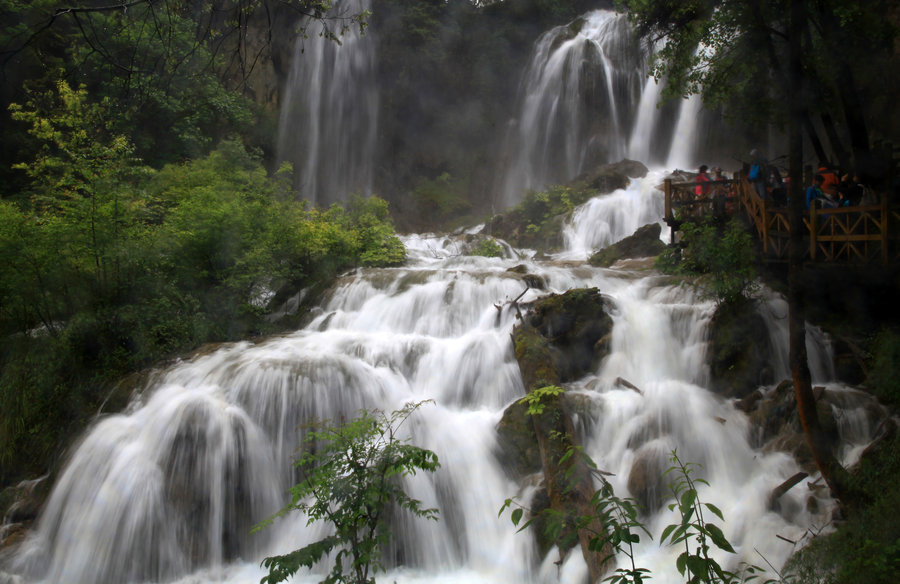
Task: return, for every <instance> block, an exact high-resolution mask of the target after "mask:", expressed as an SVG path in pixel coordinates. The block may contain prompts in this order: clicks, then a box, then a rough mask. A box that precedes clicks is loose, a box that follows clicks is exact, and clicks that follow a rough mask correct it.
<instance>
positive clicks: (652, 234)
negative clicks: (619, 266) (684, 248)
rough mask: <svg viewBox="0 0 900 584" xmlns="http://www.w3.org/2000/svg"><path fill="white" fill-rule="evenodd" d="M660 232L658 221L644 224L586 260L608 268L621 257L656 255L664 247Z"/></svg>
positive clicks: (593, 264)
mask: <svg viewBox="0 0 900 584" xmlns="http://www.w3.org/2000/svg"><path fill="white" fill-rule="evenodd" d="M661 232H662V228H661V227H660V225H659V223H651V224H649V225H644V226H643V227H640V228H638V230H637V231H635V232H634V234H632V235H629V236H628V237H626V238H625V239H623V240H621V241H618V242H616V243H614V244H612V245H610V246H608V247H605V248H603V249H601V250H600V251H598V252H597V253H595V254H594V255H592V256H591V257H590V259H589V260H588V262H589V263H590V264H591V265H592V266H599V267H603V268H608V267H609V266H611V265H613V264H614V263H615V262H617V261H619V260H621V259H626V258H646V257H651V256H657V255H659V254H660V253H662V251H663V250H664V249H665V248H666V245H665V244H664V243H663V242H662V241H660V239H659V236H660V233H661Z"/></svg>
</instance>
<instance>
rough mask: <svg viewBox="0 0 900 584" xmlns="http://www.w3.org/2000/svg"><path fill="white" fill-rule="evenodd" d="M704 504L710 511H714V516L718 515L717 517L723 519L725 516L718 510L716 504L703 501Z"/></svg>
mask: <svg viewBox="0 0 900 584" xmlns="http://www.w3.org/2000/svg"><path fill="white" fill-rule="evenodd" d="M704 505H706V508H707V509H709V510H710V511H712V512H713V513H715V514H716V517H718V518H719V519H721V520H722V521H725V517H724V516H723V515H722V512H721V511H720V510H719V508H718V507H716V506H715V505H713V504H712V503H704Z"/></svg>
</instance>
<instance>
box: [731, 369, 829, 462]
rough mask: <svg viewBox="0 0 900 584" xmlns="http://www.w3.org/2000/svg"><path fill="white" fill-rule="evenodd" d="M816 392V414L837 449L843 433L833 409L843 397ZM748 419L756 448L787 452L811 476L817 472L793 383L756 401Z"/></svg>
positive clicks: (752, 441) (825, 433) (752, 442)
mask: <svg viewBox="0 0 900 584" xmlns="http://www.w3.org/2000/svg"><path fill="white" fill-rule="evenodd" d="M816 391H817V393H818V394H819V395H820V396H821V397H820V398H818V399H817V400H816V412H817V414H818V418H819V424H820V425H821V427H822V432H823V434H824V435H825V438H826V439H827V440H828V441H829V442H830V443H831V444H832V445H834V446H837V444H838V442H839V440H840V432H839V427H838V421H837V419H836V418H835V414H834V408H833V407H832V406H835V405H836V402H837V401H839V400H840V399H841V398H840V397H839V393H838V392H833V391H824V389H823V388H816ZM748 416H749V418H750V423H751V433H750V442H751V444H752V445H753V446H754V447H757V448H762V450H763V451H764V452H779V451H780V452H788V453H790V454H792V455H793V457H794V459H795V460H796V461H797V463H798V464H799V465H800V466H801V468H803V470H804V471H806V472H808V473H810V474H812V473H813V472H815V470H816V469H815V461H814V460H813V457H812V452H811V451H810V449H809V446H808V445H807V443H806V436H805V434H804V433H803V426H802V425H801V424H800V416H799V414H798V413H797V400H796V397H795V395H794V384H793V382H792V381H790V380H785V381H782V382H781V383H780V384H778V386H777V387H776V388H775V389H773V390H772V391H771V392H769V393H768V394H766V395H764V396H763V397H761V398H759V399H757V400H756V401H755V403H754V404H753V405H752V407H750V410H749V411H748Z"/></svg>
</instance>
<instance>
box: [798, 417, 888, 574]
mask: <svg viewBox="0 0 900 584" xmlns="http://www.w3.org/2000/svg"><path fill="white" fill-rule="evenodd" d="M851 481H852V488H853V490H854V491H855V492H857V493H859V494H860V497H859V499H858V500H855V501H853V502H851V504H849V505H847V507H846V509H845V511H846V516H845V517H844V520H843V521H841V523H840V524H839V525H836V526H835V527H836V528H837V529H836V530H834V531H833V532H832V533H827V534H823V533H818V534H815V533H814V534H813V535H815V537H812V538H811V540H810V542H809V544H808V545H807V546H805V547H803V548H802V549H800V550H798V551H797V552H796V553H795V554H794V555H793V556H792V557H791V558H790V560H789V561H788V563H787V565H786V566H785V569H784V572H785V574H786V578H785V581H786V582H789V583H790V584H891V583H893V582H895V581H896V580H897V573H898V570H900V490H898V489H897V482H898V481H900V435H898V434H897V433H896V432H892V433H891V434H889V435H887V436H885V437H883V438H882V439H881V440H880V441H878V442H876V443H875V444H874V445H873V446H872V447H871V448H870V449H869V452H868V453H867V454H866V455H865V456H863V457H862V458H861V459H860V462H859V464H858V465H857V466H856V467H855V468H854V469H853V473H852V475H851Z"/></svg>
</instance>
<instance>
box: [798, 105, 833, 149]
mask: <svg viewBox="0 0 900 584" xmlns="http://www.w3.org/2000/svg"><path fill="white" fill-rule="evenodd" d="M803 127H804V128H805V129H806V136H807V137H808V138H809V141H810V143H811V144H812V147H813V150H814V151H815V153H816V158H818V159H819V160H828V154H827V153H826V152H825V147H824V146H823V145H822V140H821V138H819V133H818V132H817V131H816V127H815V126H813V123H812V120H811V119H809V112H805V113H804V114H803Z"/></svg>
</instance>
